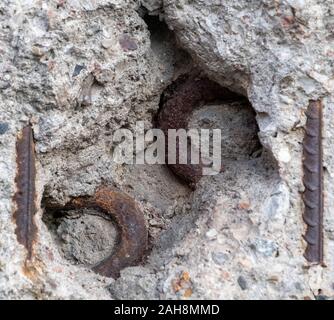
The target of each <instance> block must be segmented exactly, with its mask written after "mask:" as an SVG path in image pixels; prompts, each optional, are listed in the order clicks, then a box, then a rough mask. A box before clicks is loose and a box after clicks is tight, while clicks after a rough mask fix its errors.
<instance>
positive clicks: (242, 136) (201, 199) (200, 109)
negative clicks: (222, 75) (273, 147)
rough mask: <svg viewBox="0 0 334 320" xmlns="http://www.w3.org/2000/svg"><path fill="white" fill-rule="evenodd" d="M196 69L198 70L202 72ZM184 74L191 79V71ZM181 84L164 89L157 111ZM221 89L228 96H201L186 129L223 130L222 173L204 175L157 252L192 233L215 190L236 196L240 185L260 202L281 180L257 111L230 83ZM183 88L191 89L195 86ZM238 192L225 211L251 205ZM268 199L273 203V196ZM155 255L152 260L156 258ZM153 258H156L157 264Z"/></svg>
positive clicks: (174, 84) (161, 241)
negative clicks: (210, 98)
mask: <svg viewBox="0 0 334 320" xmlns="http://www.w3.org/2000/svg"><path fill="white" fill-rule="evenodd" d="M195 73H196V74H197V73H198V71H195ZM181 77H185V78H187V77H188V76H186V75H183V76H181ZM181 82H182V79H181ZM178 85H179V81H178V79H177V80H176V81H174V82H173V83H172V84H171V85H170V86H169V87H168V88H167V89H166V90H165V91H164V92H163V93H162V95H161V100H160V110H159V112H161V110H162V108H163V106H164V104H165V103H166V100H167V99H170V98H171V97H173V95H174V94H175V92H177V91H178V88H177V87H178ZM221 89H222V91H225V92H226V99H225V98H224V97H223V98H220V99H217V100H216V101H211V102H210V103H207V102H205V101H202V102H201V104H200V105H199V106H197V107H196V108H194V109H193V110H192V112H190V114H189V117H188V121H187V127H188V129H190V128H194V129H221V132H222V151H221V158H222V165H223V172H222V173H220V174H218V175H216V176H212V177H203V178H202V179H203V180H202V181H200V182H201V183H199V185H198V186H197V187H196V191H195V193H194V194H193V195H192V200H191V201H192V203H193V204H194V203H196V205H195V206H194V205H193V206H192V208H191V210H189V211H188V213H189V214H187V215H179V216H177V217H175V218H174V219H173V221H172V222H171V224H170V226H169V228H168V229H167V230H166V231H164V232H163V233H162V234H161V237H160V241H159V242H158V243H157V245H156V251H155V253H157V256H159V253H161V256H165V255H168V249H169V248H171V247H173V246H174V245H175V243H177V242H179V241H181V240H182V239H183V238H184V236H185V235H186V234H187V233H189V232H191V230H192V229H193V228H194V227H195V222H196V220H197V218H198V214H199V213H200V212H202V209H203V208H209V207H210V205H212V204H213V202H214V200H213V199H212V195H214V196H217V192H223V193H224V192H225V191H226V193H225V194H231V195H232V194H234V193H235V190H240V193H242V194H247V195H248V196H249V198H251V199H255V200H254V202H255V201H257V202H258V203H261V202H262V200H263V199H265V196H268V199H269V198H270V192H271V191H270V190H271V188H272V187H273V185H275V184H276V183H277V182H279V177H278V174H277V165H276V161H275V160H274V159H273V157H272V155H271V153H270V152H268V151H267V150H266V149H264V148H263V146H262V145H261V143H260V140H259V137H258V132H259V127H258V124H257V120H256V113H255V111H254V109H253V108H252V106H251V104H250V102H249V101H248V99H247V98H246V97H244V96H242V95H240V94H236V93H233V92H231V91H229V90H228V89H227V88H221ZM185 92H187V94H191V90H188V91H185ZM179 98H180V99H179V100H177V101H178V103H182V101H183V100H182V99H191V97H190V98H189V96H187V97H181V96H180V97H179ZM182 116H183V115H182ZM180 117H181V115H180ZM252 181H253V182H252ZM257 183H258V186H257V187H254V184H255V185H256V184H257ZM261 188H264V189H266V188H267V190H266V191H262V194H263V198H262V197H261ZM240 193H238V196H231V199H228V200H227V201H230V202H231V203H234V204H233V205H231V206H230V209H226V212H224V213H223V214H224V215H225V214H226V215H227V214H230V213H231V214H232V215H233V211H235V212H236V213H238V210H243V209H242V208H243V207H247V208H248V205H249V204H248V203H246V202H243V201H244V199H242V198H241V196H240ZM267 193H268V194H267ZM268 202H269V203H270V201H269V200H268ZM240 203H241V205H240ZM203 204H204V205H203ZM256 205H257V204H256ZM268 207H269V205H268ZM227 208H228V206H227ZM231 208H232V209H231ZM240 208H241V209H240ZM205 210H206V209H204V211H205ZM206 211H207V210H206ZM268 211H270V210H269V209H268ZM250 212H251V211H250ZM221 219H222V220H224V219H223V218H221ZM166 250H167V251H166ZM157 256H156V257H157ZM156 257H152V259H153V260H155V259H156ZM153 260H152V263H154V262H153ZM156 261H159V258H157V260H156ZM158 264H159V262H158Z"/></svg>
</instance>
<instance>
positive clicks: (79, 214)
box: [43, 203, 118, 267]
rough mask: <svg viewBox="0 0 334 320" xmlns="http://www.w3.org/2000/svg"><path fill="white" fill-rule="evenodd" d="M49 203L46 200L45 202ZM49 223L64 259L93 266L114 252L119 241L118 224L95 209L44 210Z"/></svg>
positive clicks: (46, 221)
mask: <svg viewBox="0 0 334 320" xmlns="http://www.w3.org/2000/svg"><path fill="white" fill-rule="evenodd" d="M44 204H45V203H44ZM43 222H44V223H45V224H46V226H47V228H48V229H49V232H50V233H51V235H52V238H53V240H54V243H55V244H56V245H57V247H58V250H59V253H60V254H61V256H62V257H63V258H65V259H66V260H68V261H69V262H70V263H72V264H75V265H81V266H86V267H91V266H93V265H95V264H97V263H98V262H100V261H102V260H103V259H104V258H105V257H107V256H109V255H110V254H111V253H112V250H113V248H114V247H115V244H116V243H117V241H118V230H117V226H116V225H115V224H114V223H113V221H111V219H110V217H109V216H107V215H105V214H104V213H103V212H100V211H97V210H95V209H75V210H62V209H54V208H50V207H48V206H47V205H46V206H45V209H44V215H43Z"/></svg>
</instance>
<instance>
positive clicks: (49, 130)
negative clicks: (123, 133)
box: [0, 0, 334, 299]
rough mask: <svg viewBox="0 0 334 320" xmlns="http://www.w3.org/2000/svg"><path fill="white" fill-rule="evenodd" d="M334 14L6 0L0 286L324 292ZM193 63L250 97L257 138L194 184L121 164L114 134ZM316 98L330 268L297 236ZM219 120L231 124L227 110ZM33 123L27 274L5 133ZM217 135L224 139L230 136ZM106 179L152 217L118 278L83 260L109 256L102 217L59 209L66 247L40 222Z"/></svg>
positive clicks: (231, 2) (243, 5)
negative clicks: (141, 254)
mask: <svg viewBox="0 0 334 320" xmlns="http://www.w3.org/2000/svg"><path fill="white" fill-rule="evenodd" d="M147 13H151V14H153V15H155V17H154V18H152V17H148V16H147V15H146V16H145V14H147ZM159 19H164V21H165V22H166V24H167V25H168V28H169V29H170V30H172V31H169V30H168V28H167V27H166V25H165V24H164V23H163V22H159ZM333 26H334V7H333V3H332V1H325V2H324V1H320V0H308V1H303V0H282V1H271V0H258V1H247V0H238V1H236V0H225V1H221V0H212V1H210V2H209V3H208V1H202V0H192V1H187V0H181V1H176V0H164V1H151V0H145V1H139V0H138V1H137V0H122V1H121V0H74V1H61V0H51V1H48V2H47V3H46V2H45V1H37V0H23V1H20V2H19V3H18V2H17V1H14V0H5V1H2V2H1V3H0V48H1V49H0V54H1V60H0V155H1V156H0V172H1V176H0V199H1V200H0V212H1V214H0V298H2V299H4V298H7V299H14V298H19V299H23V298H28V299H71V298H78V299H94V298H95V299H96V298H97V299H115V298H118V299H122V298H135V299H141V298H152V299H153V298H154V299H159V298H167V299H173V298H178V299H186V298H189V297H191V298H217V299H220V298H228V299H230V298H231V299H232V298H239V299H241V298H248V299H261V298H268V299H275V298H282V299H304V298H306V299H308V298H311V299H314V298H317V297H327V298H329V299H330V298H333V297H334V289H333V284H334V216H333V214H331V212H330V211H331V210H330V209H331V208H332V207H333V206H334V197H333V194H334V181H333V179H334V178H333V177H334V161H333V156H332V155H333V154H334V146H333V144H332V143H331V142H332V140H333V136H334V118H333V117H334V116H333V115H334V102H333V92H334V80H333V71H334V70H333V65H334V64H333V62H334V61H333V60H334V51H333V44H332V43H333V39H334V27H333ZM176 44H178V46H177V45H176ZM193 65H196V67H197V68H200V69H202V71H203V72H204V73H206V74H207V76H208V77H209V78H210V79H212V80H215V81H217V82H218V83H219V84H220V85H221V86H223V87H227V88H228V89H231V90H234V91H236V92H238V93H241V94H243V95H245V96H246V97H247V98H248V99H249V101H250V103H251V105H252V107H253V109H254V111H255V113H256V116H255V119H256V121H257V124H258V127H259V133H258V136H259V140H260V142H261V144H262V146H263V147H264V148H265V151H264V152H262V153H259V154H256V156H254V157H250V158H245V157H240V158H237V159H234V160H233V161H226V163H225V171H224V172H223V173H221V174H220V175H217V176H214V177H205V178H203V179H202V180H201V181H200V184H199V186H198V187H197V189H196V190H195V191H194V192H192V191H191V190H189V189H188V188H187V187H186V186H185V185H184V184H182V183H181V182H180V181H179V180H177V179H176V178H175V177H174V176H173V175H172V174H171V173H170V172H169V171H168V170H167V169H166V168H165V167H164V166H153V167H151V166H141V165H133V166H121V165H116V164H115V163H114V162H113V148H112V137H111V133H112V131H113V130H115V129H117V128H120V127H125V128H133V127H134V126H135V122H136V121H138V120H141V121H144V122H145V126H146V127H147V128H150V127H152V126H153V125H154V119H155V116H156V114H157V111H158V108H159V101H160V96H161V94H162V93H163V91H164V90H165V89H166V87H167V86H168V85H169V84H170V83H171V82H172V81H173V80H175V79H176V78H177V77H178V76H179V75H180V74H183V73H185V72H188V71H189V70H190V69H191V68H192V66H193ZM318 99H322V100H323V105H324V109H323V113H324V132H323V136H324V139H323V152H324V196H325V198H324V262H325V264H326V265H327V267H326V268H325V267H322V266H316V267H313V266H310V265H308V263H307V262H306V261H305V259H304V258H303V252H304V250H305V246H306V244H305V242H304V241H303V240H302V234H304V233H305V224H304V222H303V219H302V213H303V210H304V207H303V202H302V196H301V193H302V192H303V190H304V187H303V183H302V176H303V173H302V141H303V136H304V130H303V128H304V126H305V122H306V116H305V111H306V108H307V106H308V104H309V100H318ZM205 110H206V109H205ZM205 110H204V111H203V110H202V111H201V112H205V113H208V114H209V113H210V112H211V113H212V112H213V111H211V110H210V111H209V110H207V112H206V111H205ZM215 110H216V109H215ZM224 110H225V109H224V108H222V110H221V111H224ZM215 112H217V113H218V110H217V111H215ZM214 117H215V119H216V120H215V121H216V123H217V124H218V123H219V124H220V126H221V127H222V128H229V126H228V125H227V123H226V121H228V117H225V116H219V115H217V116H214ZM231 117H232V118H233V120H232V122H231V123H233V124H235V126H238V125H241V123H243V121H242V117H238V116H237V115H236V114H235V113H231ZM248 119H250V121H251V119H253V120H254V118H248ZM29 120H30V122H31V123H32V125H33V130H34V138H35V143H36V158H37V184H36V195H37V199H36V201H37V204H38V212H37V214H36V225H37V228H38V239H37V242H36V246H35V251H36V252H35V269H36V274H35V277H34V278H27V277H26V275H25V274H24V272H23V270H22V266H23V263H24V258H25V250H24V248H23V246H21V245H20V244H19V243H18V242H17V240H16V236H15V225H14V224H13V220H12V215H13V212H14V209H15V208H14V205H13V201H12V198H13V195H14V194H15V183H14V181H15V175H16V170H17V168H16V164H15V140H16V135H17V133H18V132H19V131H20V130H21V129H22V127H24V126H25V125H26V124H27V123H28V121H29ZM195 122H196V121H195ZM193 123H194V122H193ZM244 132H247V130H245V131H244ZM226 139H228V140H229V141H228V146H232V145H233V141H230V140H233V139H234V135H227V136H226ZM234 151H235V149H234ZM102 183H103V184H107V185H114V186H117V187H118V188H119V189H121V190H124V191H126V192H127V193H129V194H130V195H131V196H133V197H134V198H135V199H136V200H137V201H138V202H139V204H140V206H141V209H142V210H143V212H144V214H145V217H146V220H147V222H148V227H149V235H150V248H151V251H150V254H149V256H148V257H147V260H146V262H145V263H144V266H138V267H131V268H128V269H124V270H123V271H122V275H121V277H120V278H119V279H118V280H117V281H116V282H115V281H114V280H112V279H107V278H104V277H101V276H99V275H97V274H95V273H93V272H92V271H91V270H90V269H89V268H88V267H87V265H86V264H90V263H91V262H93V261H94V259H95V258H96V259H97V258H98V257H100V256H102V255H103V254H104V251H103V250H104V249H103V250H102V248H100V244H102V243H103V246H104V244H107V243H108V246H109V244H111V243H112V242H113V240H112V236H111V235H109V234H108V235H106V234H104V233H109V232H111V231H112V227H111V225H110V222H109V221H106V225H104V224H103V226H102V224H101V223H102V221H101V220H100V218H98V217H93V216H91V215H87V217H85V216H86V215H83V216H80V217H79V218H78V219H73V220H69V219H67V220H66V219H65V218H64V220H63V221H62V222H61V224H60V227H59V228H60V229H58V232H60V234H64V232H65V230H66V232H71V236H70V238H69V239H70V242H69V243H73V245H69V246H68V247H67V246H66V247H64V246H63V245H61V244H59V241H58V240H59V239H58V240H57V237H55V231H54V227H55V226H54V225H52V224H51V226H50V224H48V223H45V222H44V221H45V219H44V221H43V220H42V216H43V215H44V217H45V216H47V215H48V213H50V212H47V208H49V207H51V206H52V205H60V206H61V205H63V204H65V203H66V202H67V201H68V200H69V199H70V198H71V197H76V196H84V195H92V194H93V193H94V191H95V190H96V188H97V187H98V186H99V185H101V184H102ZM45 208H46V209H45ZM78 222H80V228H79V227H77V224H78ZM81 222H83V225H82V226H81ZM83 230H85V232H84V233H83V234H82V235H81V232H82V231H83ZM86 230H87V233H86ZM94 230H100V231H101V232H102V233H103V234H104V235H103V236H102V235H101V238H99V239H100V240H99V241H97V245H96V246H94V245H93V244H92V242H90V241H83V243H82V247H81V248H79V247H78V246H77V242H76V240H74V239H80V238H81V239H87V237H88V236H87V235H88V234H89V232H91V231H94ZM71 239H73V240H71ZM71 241H73V242H71ZM104 241H106V242H104ZM74 252H76V253H75V259H77V260H78V261H80V264H79V265H74V264H73V258H72V257H69V255H70V256H73V253H74ZM66 257H67V258H66ZM81 262H82V263H81Z"/></svg>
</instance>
